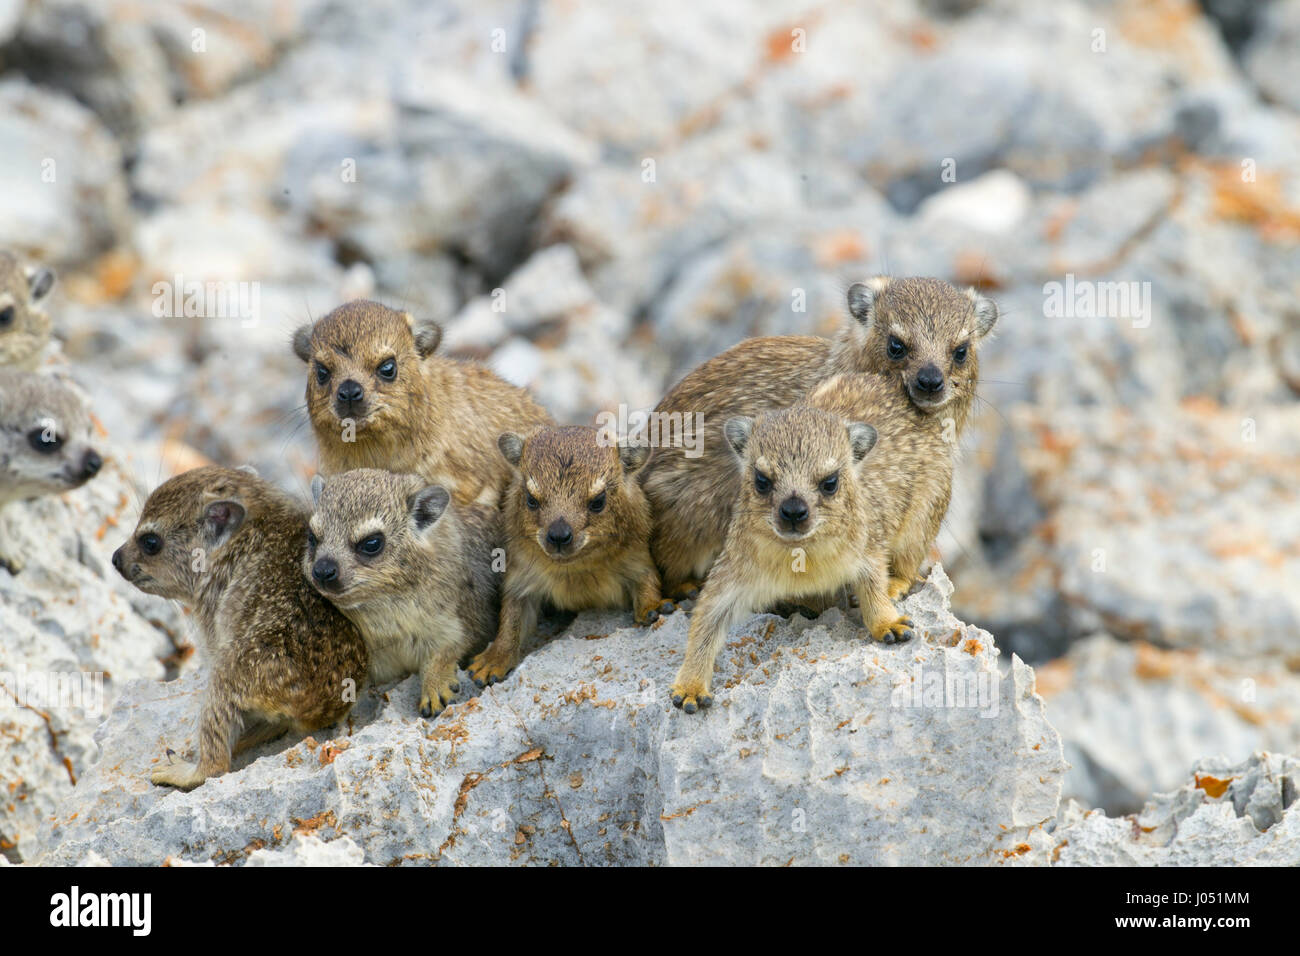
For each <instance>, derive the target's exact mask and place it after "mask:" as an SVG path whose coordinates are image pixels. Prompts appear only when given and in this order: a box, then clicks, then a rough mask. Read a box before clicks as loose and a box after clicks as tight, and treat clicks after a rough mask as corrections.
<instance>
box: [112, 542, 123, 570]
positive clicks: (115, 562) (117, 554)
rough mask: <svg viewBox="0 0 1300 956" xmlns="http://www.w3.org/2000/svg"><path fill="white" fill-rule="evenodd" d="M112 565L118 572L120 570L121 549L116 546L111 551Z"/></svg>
mask: <svg viewBox="0 0 1300 956" xmlns="http://www.w3.org/2000/svg"><path fill="white" fill-rule="evenodd" d="M113 567H115V568H117V570H118V573H119V574H120V573H121V572H122V549H121V548H118V549H117V550H116V551H114V552H113Z"/></svg>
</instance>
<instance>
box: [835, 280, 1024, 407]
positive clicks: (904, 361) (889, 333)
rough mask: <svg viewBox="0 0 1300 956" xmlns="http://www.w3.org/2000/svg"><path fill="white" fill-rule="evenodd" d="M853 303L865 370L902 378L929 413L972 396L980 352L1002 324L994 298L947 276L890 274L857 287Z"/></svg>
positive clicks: (851, 295)
mask: <svg viewBox="0 0 1300 956" xmlns="http://www.w3.org/2000/svg"><path fill="white" fill-rule="evenodd" d="M848 300H849V313H850V314H851V315H852V317H853V320H854V321H853V325H852V326H851V331H850V335H851V336H852V339H853V342H854V345H855V347H856V350H857V355H858V359H857V361H858V365H859V369H860V370H861V371H865V372H875V373H877V374H880V375H887V376H894V377H897V378H898V380H899V381H901V382H902V385H903V387H904V388H905V389H906V391H907V394H908V396H909V397H910V398H911V399H912V402H913V404H915V405H916V407H917V408H919V409H921V410H922V411H927V412H933V411H936V410H938V409H940V408H942V407H943V406H944V405H946V404H947V403H948V402H950V401H952V400H954V399H957V398H969V397H970V395H971V392H972V391H973V389H974V388H975V385H976V384H977V382H978V380H979V363H978V361H977V359H976V355H975V352H976V349H977V348H978V345H979V342H980V340H981V339H983V338H984V336H986V335H988V334H989V332H990V331H991V330H992V328H993V325H994V324H995V323H996V322H997V320H998V307H997V306H996V305H994V304H993V302H992V301H991V300H989V299H986V298H984V297H983V296H982V295H980V294H979V293H978V292H976V291H975V290H974V289H967V290H966V291H964V292H963V291H960V290H958V289H956V288H954V287H953V286H951V285H949V284H948V283H947V282H944V281H943V280H942V279H916V278H912V279H890V278H888V277H878V278H875V279H871V280H869V281H867V282H858V283H855V284H854V285H852V286H851V287H850V288H849V293H848Z"/></svg>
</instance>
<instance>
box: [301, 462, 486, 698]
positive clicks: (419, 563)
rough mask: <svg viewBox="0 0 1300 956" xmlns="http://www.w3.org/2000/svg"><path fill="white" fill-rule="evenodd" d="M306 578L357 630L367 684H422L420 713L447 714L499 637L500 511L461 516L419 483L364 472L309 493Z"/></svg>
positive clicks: (471, 510)
mask: <svg viewBox="0 0 1300 956" xmlns="http://www.w3.org/2000/svg"><path fill="white" fill-rule="evenodd" d="M312 492H313V495H314V496H315V499H316V512H315V514H313V515H312V518H311V534H310V536H309V538H308V548H307V552H306V554H305V555H304V557H303V570H304V572H305V573H306V575H307V576H308V577H309V578H310V579H311V580H312V582H313V583H314V584H315V586H316V589H317V590H318V591H319V592H320V593H321V594H323V595H324V596H325V597H326V598H328V599H329V600H330V601H331V602H332V603H333V604H334V606H335V607H337V608H338V609H339V610H341V611H342V612H343V613H344V614H345V615H347V616H348V618H350V619H351V620H352V621H353V622H354V623H355V624H356V625H357V626H358V627H359V628H360V629H361V634H362V637H364V638H365V641H366V645H367V647H368V648H369V650H370V677H371V680H373V681H374V682H375V683H383V682H386V681H390V680H395V679H397V678H399V677H405V676H407V675H408V674H419V675H420V680H421V698H420V713H421V714H422V715H424V716H425V717H434V716H437V715H438V714H440V713H441V712H442V711H443V709H444V708H445V707H446V706H447V704H448V703H450V702H451V700H452V698H453V697H454V696H455V694H456V692H457V691H459V690H460V683H459V681H458V680H457V679H456V667H457V664H458V663H459V662H460V661H462V660H466V659H468V657H469V656H470V655H471V654H473V653H474V652H475V651H477V650H481V649H482V648H484V647H486V646H487V644H488V642H489V641H491V640H492V638H493V637H495V636H496V627H497V600H498V588H497V580H498V578H499V577H500V575H499V574H498V573H496V572H495V571H494V570H493V568H492V548H493V545H494V543H495V542H496V541H497V540H498V538H499V534H500V512H499V511H498V510H497V509H496V508H495V507H493V506H483V505H469V506H461V505H458V504H454V503H452V502H451V500H450V495H449V493H448V492H447V490H446V489H445V488H443V487H442V486H441V485H430V484H429V483H428V481H426V480H425V479H424V478H421V477H419V476H417V475H396V474H392V473H390V472H386V471H377V470H374V469H358V470H356V471H349V472H344V473H343V474H341V475H336V476H335V477H332V478H329V479H327V480H322V479H320V478H317V480H316V481H315V482H313V484H312Z"/></svg>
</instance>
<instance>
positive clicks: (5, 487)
mask: <svg viewBox="0 0 1300 956" xmlns="http://www.w3.org/2000/svg"><path fill="white" fill-rule="evenodd" d="M90 437H91V419H90V410H89V409H88V408H87V407H86V403H85V400H84V399H83V398H82V396H81V395H80V393H78V392H77V390H76V389H75V388H73V387H72V386H71V385H69V384H68V383H66V382H64V381H62V380H61V379H59V378H57V377H56V376H53V375H41V374H38V373H36V372H24V371H19V370H17V369H11V368H0V510H2V509H3V508H4V506H5V505H7V504H9V502H11V501H21V500H22V499H24V498H36V497H39V496H42V495H56V494H60V493H62V492H64V491H71V490H72V489H74V488H80V487H81V486H82V485H84V484H85V483H86V482H87V481H89V480H90V479H91V478H93V477H95V475H97V474H99V469H100V467H101V466H102V465H103V463H104V462H103V459H101V458H100V457H99V452H97V451H96V450H95V448H94V446H92V445H91V442H90ZM2 518H3V515H2V514H0V519H2ZM20 537H21V535H16V534H12V533H11V529H10V526H9V525H8V524H7V523H5V522H3V521H2V520H0V564H3V565H4V566H6V567H8V568H9V570H10V571H12V572H13V573H15V574H17V573H18V572H19V571H21V570H22V568H23V566H24V564H25V560H24V558H23V555H22V549H21V547H20V546H18V545H17V544H15V539H17V538H20Z"/></svg>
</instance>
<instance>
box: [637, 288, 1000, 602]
mask: <svg viewBox="0 0 1300 956" xmlns="http://www.w3.org/2000/svg"><path fill="white" fill-rule="evenodd" d="M848 305H849V312H850V315H851V321H849V322H847V323H846V324H845V326H844V328H843V329H841V331H840V333H839V335H838V337H837V338H836V339H835V340H834V341H832V340H830V339H822V338H815V337H811V336H772V337H765V338H754V339H748V340H746V341H744V342H741V343H740V344H739V345H736V346H734V347H732V348H730V349H728V350H727V351H725V352H723V353H722V354H721V355H718V356H716V357H714V358H712V359H710V360H709V361H707V362H705V363H704V364H703V365H701V366H699V367H698V368H696V369H695V370H694V371H692V372H690V373H689V374H688V375H687V376H686V377H685V378H684V379H682V380H681V381H680V382H679V383H678V384H677V385H676V386H674V387H673V389H672V390H671V391H670V392H669V393H668V394H667V395H666V396H664V399H663V400H662V401H661V402H660V403H659V405H658V406H657V407H656V409H655V411H656V412H658V413H661V414H665V415H674V414H676V415H684V416H686V417H687V420H689V419H690V416H693V415H696V414H699V415H702V416H703V420H704V435H703V437H702V443H701V445H700V446H699V447H700V450H701V451H702V454H701V455H700V456H699V457H695V458H690V457H687V456H686V454H685V451H684V449H682V448H677V447H660V448H655V449H654V450H653V451H652V452H651V456H650V462H649V463H648V464H647V466H646V468H645V476H644V478H643V479H642V484H643V485H644V487H645V491H646V495H647V497H649V499H650V504H651V506H652V507H653V509H654V513H655V532H654V538H653V540H652V542H651V551H652V553H653V554H654V557H655V561H656V562H657V563H658V565H659V570H660V572H661V573H662V575H663V579H664V589H665V592H666V593H667V594H669V595H671V596H681V595H683V594H689V593H690V592H691V591H692V590H694V589H695V588H697V587H698V586H699V582H700V581H701V580H703V578H704V576H705V575H706V574H707V573H708V570H709V567H710V565H712V563H713V561H714V559H715V558H716V557H717V554H718V552H719V550H721V548H722V542H723V539H724V537H725V535H726V529H727V522H728V519H729V518H730V514H731V505H732V503H733V502H734V501H735V500H736V493H737V491H738V490H739V478H738V476H737V475H736V470H735V468H734V463H733V460H732V456H731V454H730V452H729V451H728V450H727V449H728V445H727V442H726V441H725V440H724V438H723V436H722V426H723V423H724V422H726V421H727V419H728V418H731V417H733V416H737V415H747V416H754V415H758V414H760V413H762V412H765V411H770V410H773V409H777V408H784V407H787V406H789V405H790V404H791V403H793V402H795V401H797V400H798V399H799V398H801V397H803V396H804V395H805V394H806V393H807V392H808V390H809V389H811V388H812V387H813V386H814V385H816V384H817V383H818V382H821V381H824V380H825V379H827V378H829V377H830V376H831V375H836V374H839V373H842V372H868V373H875V374H879V375H883V376H886V377H888V378H889V379H890V380H891V381H892V382H895V383H896V385H897V388H898V391H899V394H900V395H903V396H905V397H907V398H908V400H909V401H911V402H912V404H913V405H914V406H915V407H916V408H917V409H918V410H919V411H922V412H924V413H926V414H928V415H934V416H937V418H938V419H939V420H945V419H950V420H951V429H950V435H951V436H952V437H953V438H954V440H955V438H956V437H957V436H958V435H959V434H960V432H961V429H962V426H963V425H964V424H965V423H966V419H967V416H968V415H969V413H970V406H971V401H972V400H973V398H974V396H975V388H976V384H977V382H978V379H979V363H978V360H977V356H976V351H977V348H978V346H979V343H980V341H981V340H982V339H983V338H984V337H985V336H986V335H988V333H989V331H990V330H991V329H992V328H993V325H994V323H995V322H996V321H997V316H998V311H997V306H995V305H994V304H993V303H992V302H991V301H990V300H988V299H986V298H984V297H983V296H981V295H979V294H978V293H977V292H976V291H975V290H974V289H968V290H966V291H961V290H959V289H956V288H954V287H953V286H951V285H949V284H948V283H947V282H944V281H942V280H940V279H916V278H910V279H890V278H884V277H881V278H876V279H872V280H870V281H869V282H865V283H857V284H855V285H853V286H852V287H851V288H850V289H849V293H848Z"/></svg>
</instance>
